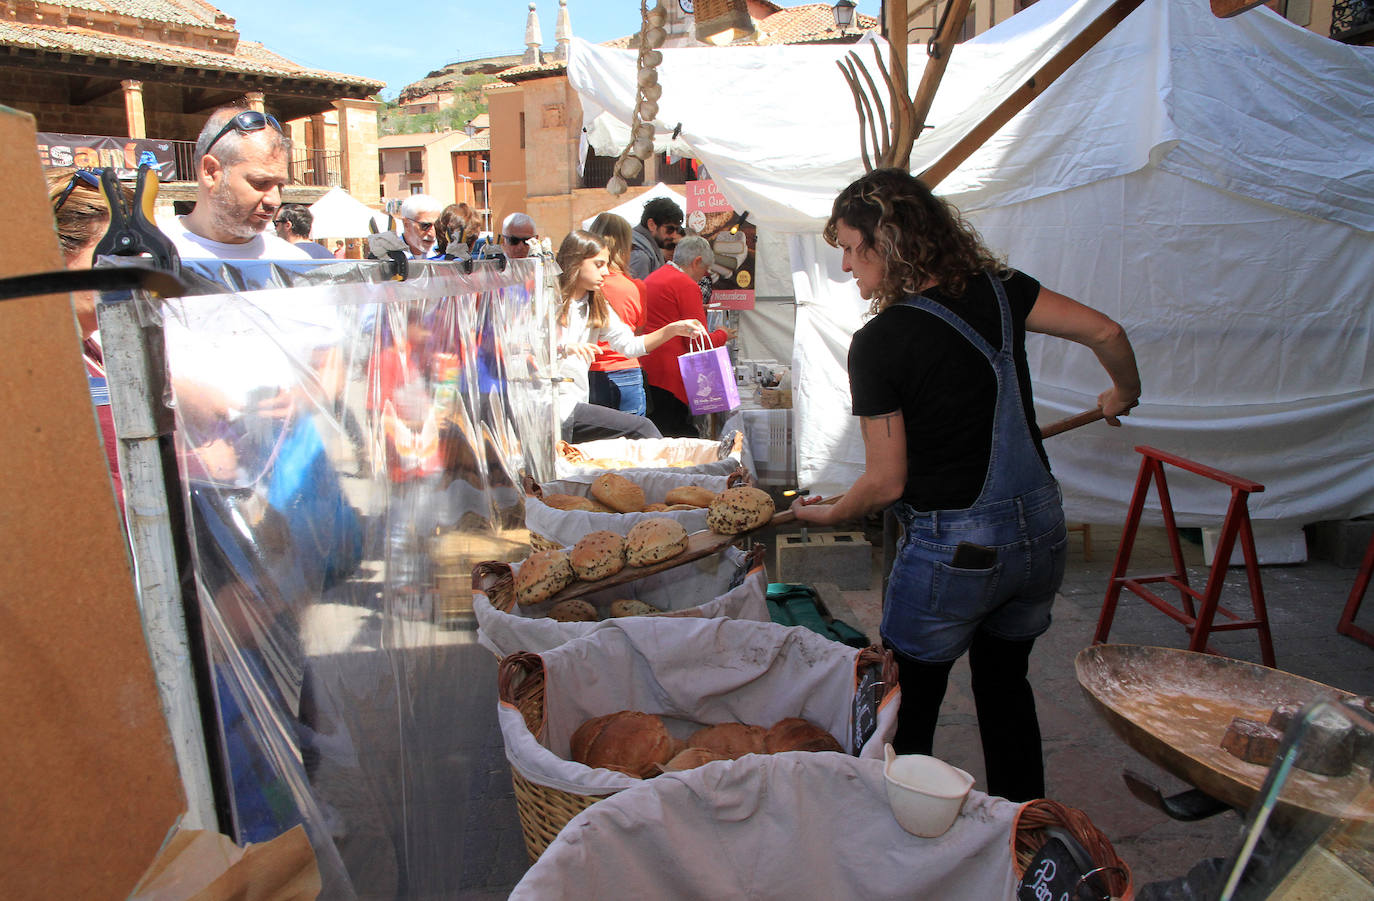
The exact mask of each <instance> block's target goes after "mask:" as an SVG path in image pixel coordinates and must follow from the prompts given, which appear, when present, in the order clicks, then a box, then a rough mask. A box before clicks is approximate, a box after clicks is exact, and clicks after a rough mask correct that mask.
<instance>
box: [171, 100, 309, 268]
mask: <svg viewBox="0 0 1374 901" xmlns="http://www.w3.org/2000/svg"><path fill="white" fill-rule="evenodd" d="M289 154H290V142H289V141H288V140H287V138H286V136H285V135H284V134H283V133H282V128H281V123H279V122H278V121H277V120H276V119H275V118H274V117H272V116H271V115H269V114H267V113H263V112H259V111H258V110H254V109H248V108H245V107H241V106H226V107H221V108H220V109H217V110H215V111H214V112H213V113H211V114H210V118H209V119H208V120H206V122H205V127H204V128H202V129H201V131H200V137H199V138H197V139H196V172H195V175H196V188H197V190H196V207H195V209H194V210H192V211H191V212H190V213H188V214H187V215H185V216H177V217H175V218H172V219H165V220H162V221H161V222H159V223H158V224H159V226H160V227H161V228H162V230H163V232H165V233H166V235H167V237H169V238H171V240H172V244H174V245H175V246H176V249H177V253H178V254H180V255H181V257H182V259H188V260H205V259H213V260H308V259H310V257H309V255H308V254H306V253H305V251H303V250H301V249H300V248H298V247H296V246H295V245H294V244H292V243H291V242H290V241H283V240H282V239H281V238H279V237H277V236H276V235H275V234H273V233H272V231H271V229H270V228H269V226H271V225H272V220H273V219H274V218H276V213H277V210H278V208H280V207H281V191H282V186H284V185H285V184H286V179H287V159H288V157H289Z"/></svg>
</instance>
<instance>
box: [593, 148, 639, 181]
mask: <svg viewBox="0 0 1374 901" xmlns="http://www.w3.org/2000/svg"><path fill="white" fill-rule="evenodd" d="M612 175H615V157H613V156H597V155H596V154H595V153H592V152H591V151H590V150H588V151H587V164H586V165H585V166H583V167H582V187H584V188H604V187H606V182H608V181H610V180H611V176H612ZM626 181H627V182H628V184H629V185H630V186H631V187H637V186H639V185H642V184H644V173H643V172H642V171H641V172H640V173H639V175H638V176H637V177H636V178H630V179H626Z"/></svg>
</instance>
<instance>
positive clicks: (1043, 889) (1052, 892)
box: [1016, 829, 1111, 901]
mask: <svg viewBox="0 0 1374 901" xmlns="http://www.w3.org/2000/svg"><path fill="white" fill-rule="evenodd" d="M1051 831H1054V832H1058V833H1059V835H1058V836H1052V837H1051V838H1050V839H1049V840H1048V841H1046V842H1045V844H1044V846H1043V847H1042V848H1041V849H1040V851H1039V852H1038V853H1037V854H1036V855H1035V859H1033V860H1032V861H1031V862H1030V866H1028V867H1026V872H1025V874H1024V875H1022V877H1021V883H1020V885H1018V886H1017V889H1016V899H1017V901H1110V899H1111V894H1110V893H1109V892H1108V891H1107V889H1106V885H1105V883H1106V880H1105V879H1104V878H1103V876H1104V872H1103V871H1102V870H1099V869H1097V868H1095V867H1094V866H1093V863H1092V859H1091V858H1090V857H1089V856H1088V853H1087V851H1085V850H1084V849H1083V846H1082V845H1080V844H1079V843H1078V842H1077V841H1076V840H1075V839H1074V838H1073V837H1072V836H1070V835H1068V834H1067V833H1064V832H1062V831H1061V830H1058V829H1054V830H1051ZM1085 873H1086V874H1087V875H1086V876H1085V875H1084V874H1085Z"/></svg>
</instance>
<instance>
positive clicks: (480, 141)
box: [453, 132, 491, 153]
mask: <svg viewBox="0 0 1374 901" xmlns="http://www.w3.org/2000/svg"><path fill="white" fill-rule="evenodd" d="M490 149H491V132H484V133H483V134H480V135H473V136H472V137H470V138H468V139H467V140H466V141H464V142H463V143H462V144H459V145H458V146H457V147H454V148H453V152H454V153H470V152H472V151H474V150H490Z"/></svg>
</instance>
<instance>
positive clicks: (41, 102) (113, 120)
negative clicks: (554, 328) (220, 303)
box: [0, 0, 384, 203]
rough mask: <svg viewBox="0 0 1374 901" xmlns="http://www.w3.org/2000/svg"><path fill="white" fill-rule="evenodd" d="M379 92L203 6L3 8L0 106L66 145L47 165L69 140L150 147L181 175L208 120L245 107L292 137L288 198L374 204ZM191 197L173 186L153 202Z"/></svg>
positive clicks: (130, 2) (155, 2)
mask: <svg viewBox="0 0 1374 901" xmlns="http://www.w3.org/2000/svg"><path fill="white" fill-rule="evenodd" d="M383 87H384V84H383V83H382V82H379V81H373V80H371V79H367V78H360V77H358V76H354V75H343V74H339V73H334V72H322V71H318V70H314V69H308V68H306V67H304V66H301V65H299V64H297V63H294V62H292V61H291V60H289V59H286V58H285V57H282V56H279V55H278V54H276V53H273V52H272V51H271V50H269V49H267V48H266V47H264V46H263V45H262V44H259V43H256V42H253V41H247V40H243V39H241V38H240V36H239V33H238V31H237V29H236V28H235V23H234V20H233V19H232V18H231V17H229V16H228V15H226V14H225V13H223V12H222V11H220V10H218V9H216V8H215V7H213V6H210V5H209V4H208V3H204V2H200V0H102V2H100V3H90V2H84V3H83V2H73V3H59V2H44V0H37V2H35V0H4V2H0V103H3V104H5V105H7V106H11V107H14V108H15V109H19V110H23V111H25V112H28V113H30V114H32V115H33V116H34V119H35V120H36V123H37V130H38V131H39V132H40V133H43V134H47V135H57V136H61V140H60V141H54V140H51V139H48V141H49V144H52V145H54V146H56V145H59V144H62V143H63V142H66V143H65V145H63V148H62V149H63V152H62V153H60V154H59V155H58V156H57V158H56V159H53V158H52V157H51V156H49V158H48V162H50V163H56V162H60V161H62V160H65V159H69V158H70V153H69V152H68V149H69V148H68V146H67V145H79V144H80V141H77V140H71V139H80V138H96V139H98V138H106V139H112V140H111V141H107V142H106V143H107V145H117V143H118V141H117V140H115V139H145V138H146V139H155V142H156V144H157V145H159V147H160V146H161V145H163V144H165V145H167V146H166V148H165V150H166V152H167V153H169V154H171V155H172V158H173V159H174V160H175V164H176V170H177V176H176V178H177V179H185V178H186V177H187V175H188V174H189V173H190V172H191V167H192V157H193V148H194V142H195V139H196V135H197V134H198V133H199V131H200V129H201V126H202V125H203V124H204V122H205V117H206V115H208V114H209V112H210V111H211V110H212V109H214V108H215V107H217V106H220V105H222V104H225V103H229V102H232V101H236V100H246V101H247V102H248V103H249V104H250V105H252V106H253V107H255V108H258V109H264V110H266V111H267V112H270V113H272V114H273V115H275V116H276V117H277V118H278V119H279V120H281V122H282V123H283V126H284V127H285V128H286V129H287V130H288V132H289V133H290V135H291V137H292V139H293V143H294V151H293V158H292V161H291V182H292V183H291V185H289V186H288V188H287V191H286V192H285V193H286V195H287V199H288V200H291V201H301V202H307V203H308V202H310V201H312V200H314V199H316V198H317V197H319V196H320V195H321V194H323V193H324V192H325V191H326V190H328V189H329V187H331V186H333V185H336V184H337V185H341V186H343V187H345V188H347V189H348V190H349V191H350V192H351V193H352V194H353V195H354V196H355V197H358V198H360V199H362V200H364V202H368V201H373V202H375V200H376V198H377V196H378V178H377V109H378V106H379V104H377V103H376V102H374V101H373V100H371V99H369V98H371V97H372V96H374V95H375V94H376V93H377V92H378V91H380V90H381V89H382V88H383ZM40 143H41V142H40ZM107 149H108V148H107ZM158 152H159V153H161V152H162V151H161V150H159V151H158ZM194 194H195V191H194V185H193V184H191V183H189V182H185V181H172V182H169V183H167V184H165V185H164V186H163V188H162V190H161V191H160V193H159V199H161V200H178V199H189V198H191V197H194Z"/></svg>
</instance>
